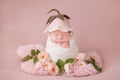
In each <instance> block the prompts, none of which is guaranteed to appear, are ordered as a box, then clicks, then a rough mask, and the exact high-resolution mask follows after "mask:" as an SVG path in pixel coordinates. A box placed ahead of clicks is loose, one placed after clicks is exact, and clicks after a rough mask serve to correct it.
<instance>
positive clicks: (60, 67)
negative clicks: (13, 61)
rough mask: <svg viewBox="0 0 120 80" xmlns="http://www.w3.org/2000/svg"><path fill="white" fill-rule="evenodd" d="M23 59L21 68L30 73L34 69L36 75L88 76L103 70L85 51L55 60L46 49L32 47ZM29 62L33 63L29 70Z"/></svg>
mask: <svg viewBox="0 0 120 80" xmlns="http://www.w3.org/2000/svg"><path fill="white" fill-rule="evenodd" d="M18 52H19V50H18ZM22 61H23V63H22V64H21V65H22V66H21V68H22V69H23V70H24V71H26V72H29V73H30V70H32V72H31V73H32V74H36V75H63V76H64V75H65V76H88V75H92V74H96V73H98V72H101V71H102V68H101V67H99V66H98V63H97V62H96V60H95V59H94V58H93V57H90V56H87V55H86V54H85V53H78V54H77V55H75V57H74V58H68V59H66V60H65V61H63V60H61V59H58V60H57V62H54V61H52V59H51V57H50V55H49V54H48V53H47V52H46V51H44V50H40V49H31V50H30V54H28V55H26V56H24V57H23V58H22ZM28 63H29V64H32V68H31V69H29V70H28V71H27V70H26V69H27V68H29V67H30V66H29V64H28ZM25 64H26V67H25V66H24V65H25Z"/></svg>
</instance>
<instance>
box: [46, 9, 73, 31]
mask: <svg viewBox="0 0 120 80" xmlns="http://www.w3.org/2000/svg"><path fill="white" fill-rule="evenodd" d="M52 11H56V12H57V13H58V14H57V15H53V16H51V17H49V19H48V21H47V23H46V24H47V25H48V27H47V29H46V30H45V32H52V31H55V30H61V31H64V32H69V31H73V29H72V28H71V27H70V22H69V19H70V17H69V16H67V15H65V14H61V13H60V12H59V11H58V10H56V9H52V10H50V11H49V12H48V13H50V12H52Z"/></svg>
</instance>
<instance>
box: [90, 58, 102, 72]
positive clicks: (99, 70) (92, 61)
mask: <svg viewBox="0 0 120 80" xmlns="http://www.w3.org/2000/svg"><path fill="white" fill-rule="evenodd" d="M90 63H91V64H92V65H93V67H94V68H95V69H96V70H97V71H98V72H101V71H102V68H100V67H99V66H97V65H96V63H95V59H94V58H91V60H90Z"/></svg>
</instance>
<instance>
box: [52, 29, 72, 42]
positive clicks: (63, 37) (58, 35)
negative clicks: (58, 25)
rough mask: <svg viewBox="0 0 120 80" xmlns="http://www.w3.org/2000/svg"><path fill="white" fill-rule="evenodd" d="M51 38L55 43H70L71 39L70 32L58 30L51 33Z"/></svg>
mask: <svg viewBox="0 0 120 80" xmlns="http://www.w3.org/2000/svg"><path fill="white" fill-rule="evenodd" d="M50 38H51V40H52V41H53V42H55V43H64V42H68V41H69V39H70V32H63V31H61V30H56V31H52V32H50Z"/></svg>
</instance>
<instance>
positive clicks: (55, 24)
mask: <svg viewBox="0 0 120 80" xmlns="http://www.w3.org/2000/svg"><path fill="white" fill-rule="evenodd" d="M45 32H46V33H47V35H48V39H47V43H46V51H47V52H48V53H49V54H50V56H51V58H52V60H53V61H57V60H58V59H62V60H64V61H65V60H66V59H67V58H70V57H74V55H75V54H76V53H78V52H79V47H78V45H77V44H76V41H75V38H74V32H73V29H72V28H71V27H70V23H69V21H68V19H66V18H64V20H61V19H60V18H55V19H54V20H53V21H52V23H50V24H49V25H48V28H47V29H46V30H45Z"/></svg>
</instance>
